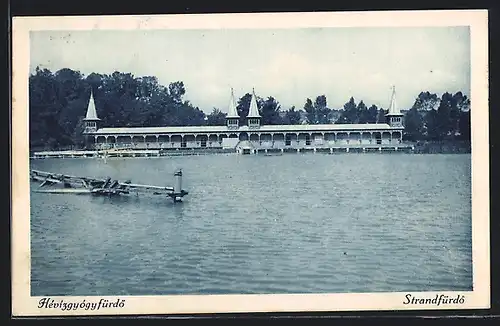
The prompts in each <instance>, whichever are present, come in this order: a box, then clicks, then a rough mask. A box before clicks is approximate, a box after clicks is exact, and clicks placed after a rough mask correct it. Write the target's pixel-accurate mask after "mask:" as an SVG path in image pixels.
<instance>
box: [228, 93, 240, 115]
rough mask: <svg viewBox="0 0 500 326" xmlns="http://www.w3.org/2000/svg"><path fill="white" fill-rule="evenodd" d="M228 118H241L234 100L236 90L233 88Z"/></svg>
mask: <svg viewBox="0 0 500 326" xmlns="http://www.w3.org/2000/svg"><path fill="white" fill-rule="evenodd" d="M227 117H228V118H239V117H240V116H239V115H238V110H237V109H236V101H235V100H234V90H233V88H232V87H231V98H230V99H229V110H228V114H227Z"/></svg>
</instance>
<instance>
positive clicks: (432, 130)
mask: <svg viewBox="0 0 500 326" xmlns="http://www.w3.org/2000/svg"><path fill="white" fill-rule="evenodd" d="M424 121H425V136H426V139H427V140H440V139H441V135H442V131H441V130H440V129H439V128H440V123H439V119H438V112H437V110H435V109H432V110H430V111H428V112H427V113H426V114H425V119H424Z"/></svg>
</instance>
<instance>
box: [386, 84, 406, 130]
mask: <svg viewBox="0 0 500 326" xmlns="http://www.w3.org/2000/svg"><path fill="white" fill-rule="evenodd" d="M388 111H389V112H387V114H386V115H385V116H386V117H387V123H388V124H389V126H391V127H396V128H402V126H403V114H402V113H401V111H400V110H399V109H398V106H397V104H396V86H392V96H391V103H390V104H389V110H388Z"/></svg>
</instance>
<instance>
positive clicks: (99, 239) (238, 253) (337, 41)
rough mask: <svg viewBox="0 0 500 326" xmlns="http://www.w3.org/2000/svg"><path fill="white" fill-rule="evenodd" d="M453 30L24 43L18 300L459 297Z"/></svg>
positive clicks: (458, 74)
mask: <svg viewBox="0 0 500 326" xmlns="http://www.w3.org/2000/svg"><path fill="white" fill-rule="evenodd" d="M470 51H471V42H470V29H469V27H461V26H459V27H356V28H354V27H345V28H279V29H264V28H261V29H258V28H255V29H165V30H114V31H112V30H98V29H95V30H86V31H85V30H81V31H74V30H72V31H32V32H31V33H30V75H29V76H27V78H28V77H29V146H30V214H31V215H30V228H31V234H30V237H31V244H30V245H31V295H32V296H116V295H188V294H189V295H192V294H199V295H207V294H271V293H280V294H281V293H283V294H285V293H308V294H311V293H383V292H420V291H472V290H473V288H472V285H473V282H472V279H473V277H472V272H473V271H472V210H471V122H470V121H471V120H470V107H471V102H470V100H471V99H470V96H471V95H470V94H471V77H470V76H471V54H470Z"/></svg>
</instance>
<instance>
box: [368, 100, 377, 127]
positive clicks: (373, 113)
mask: <svg viewBox="0 0 500 326" xmlns="http://www.w3.org/2000/svg"><path fill="white" fill-rule="evenodd" d="M377 116H378V108H377V106H376V105H374V104H373V105H371V106H370V108H369V109H368V115H367V121H366V122H367V123H377Z"/></svg>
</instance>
